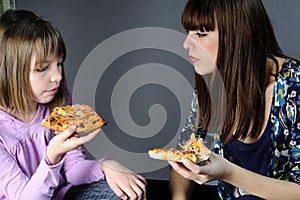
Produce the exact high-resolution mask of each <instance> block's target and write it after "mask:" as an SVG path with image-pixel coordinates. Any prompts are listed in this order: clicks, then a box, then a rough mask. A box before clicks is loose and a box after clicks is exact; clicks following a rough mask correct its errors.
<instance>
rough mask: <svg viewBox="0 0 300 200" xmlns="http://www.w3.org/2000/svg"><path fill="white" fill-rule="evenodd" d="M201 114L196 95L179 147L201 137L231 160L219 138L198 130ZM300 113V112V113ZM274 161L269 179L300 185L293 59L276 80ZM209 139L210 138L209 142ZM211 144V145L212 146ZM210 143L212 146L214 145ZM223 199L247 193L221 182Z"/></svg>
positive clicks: (299, 88) (298, 89)
mask: <svg viewBox="0 0 300 200" xmlns="http://www.w3.org/2000/svg"><path fill="white" fill-rule="evenodd" d="M197 110H198V99H197V94H196V92H195V93H194V98H193V100H192V102H191V111H190V114H189V116H188V117H187V120H186V125H185V126H184V127H183V129H182V131H181V134H180V136H179V140H178V146H180V144H182V143H184V142H186V141H187V139H188V138H189V136H190V134H191V133H197V134H198V135H200V136H201V137H205V138H206V142H207V141H213V142H211V143H212V145H211V146H212V148H213V149H214V151H215V152H216V153H218V154H219V155H221V156H223V157H225V158H226V159H229V160H230V158H228V156H227V155H226V153H225V151H224V147H223V145H222V144H221V142H220V140H219V134H209V133H206V132H203V131H201V130H198V129H197V128H196V127H195V122H196V116H197ZM298 111H299V112H298ZM269 117H270V122H271V124H270V126H267V127H269V128H270V129H271V131H270V130H269V131H268V133H270V137H266V138H269V139H270V138H271V151H270V152H271V154H272V155H271V156H270V157H271V159H270V161H269V162H268V163H269V165H268V166H267V168H268V170H267V174H266V176H268V177H272V178H276V179H280V180H286V181H290V182H295V183H297V184H300V65H299V63H298V62H297V61H295V60H293V59H287V60H286V61H285V63H284V64H283V65H282V69H281V71H280V73H279V74H278V76H277V77H276V82H275V86H274V92H273V100H272V107H271V113H270V116H269ZM207 137H208V138H207ZM209 143H210V142H209ZM209 143H207V145H208V146H210V144H209ZM218 189H219V195H220V198H221V199H226V200H230V199H237V198H239V197H241V196H243V195H247V193H245V192H242V191H241V190H240V189H238V188H236V187H234V186H232V185H230V184H228V183H225V182H223V181H222V180H219V181H218Z"/></svg>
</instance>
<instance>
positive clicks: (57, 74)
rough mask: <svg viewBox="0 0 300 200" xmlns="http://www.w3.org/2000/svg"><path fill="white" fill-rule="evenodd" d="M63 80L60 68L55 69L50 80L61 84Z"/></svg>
mask: <svg viewBox="0 0 300 200" xmlns="http://www.w3.org/2000/svg"><path fill="white" fill-rule="evenodd" d="M61 79H62V76H61V70H60V69H59V68H55V69H53V72H52V74H51V78H50V81H51V82H60V81H61Z"/></svg>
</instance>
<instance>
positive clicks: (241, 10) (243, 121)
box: [181, 0, 286, 143]
mask: <svg viewBox="0 0 300 200" xmlns="http://www.w3.org/2000/svg"><path fill="white" fill-rule="evenodd" d="M181 20H182V25H183V27H184V28H185V29H186V30H203V29H204V30H205V31H213V30H215V29H216V28H217V29H218V34H219V48H218V56H217V61H216V66H217V70H218V71H219V73H220V75H221V77H222V79H223V83H224V87H225V91H226V95H225V96H226V97H225V98H226V108H224V109H225V114H224V116H225V120H224V125H223V127H222V130H221V132H222V134H221V140H222V142H224V143H226V142H227V141H228V140H229V139H230V138H231V137H232V136H233V139H239V138H241V139H245V138H246V137H247V136H248V133H249V131H250V136H254V137H256V136H258V134H259V133H260V131H261V129H262V126H263V120H264V116H265V90H266V87H267V85H268V84H269V80H270V76H274V75H275V74H274V73H273V74H272V73H271V69H270V66H269V67H268V66H267V60H269V59H271V60H273V61H274V63H275V64H276V66H277V69H278V62H277V60H276V59H275V57H277V56H278V57H282V58H286V56H285V55H284V54H283V53H282V51H281V49H280V47H279V44H278V42H277V40H276V37H275V34H274V31H273V28H272V25H271V23H270V20H269V17H268V15H267V13H266V10H265V8H264V6H263V4H262V2H261V0H189V1H188V2H187V3H186V5H185V8H184V10H183V13H182V17H181ZM195 84H196V86H195V87H196V91H197V93H198V102H199V115H200V124H199V126H200V128H201V129H202V130H207V129H208V125H209V123H210V121H211V120H214V119H213V118H212V115H211V110H212V107H213V106H224V105H214V104H212V103H211V98H207V97H208V96H210V95H209V92H208V89H207V86H206V84H205V81H204V80H203V77H201V76H200V75H198V74H196V73H195ZM221 96H222V95H220V97H221ZM218 110H222V108H221V107H220V108H218ZM249 128H250V130H249Z"/></svg>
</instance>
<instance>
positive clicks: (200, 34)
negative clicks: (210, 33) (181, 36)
mask: <svg viewBox="0 0 300 200" xmlns="http://www.w3.org/2000/svg"><path fill="white" fill-rule="evenodd" d="M196 35H197V36H198V37H205V36H207V33H199V32H198V33H196Z"/></svg>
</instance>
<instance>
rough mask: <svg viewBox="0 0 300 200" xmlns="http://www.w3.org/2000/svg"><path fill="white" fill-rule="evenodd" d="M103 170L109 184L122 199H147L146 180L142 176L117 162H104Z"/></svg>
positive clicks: (107, 160)
mask: <svg viewBox="0 0 300 200" xmlns="http://www.w3.org/2000/svg"><path fill="white" fill-rule="evenodd" d="M101 169H102V171H103V173H104V174H105V177H106V180H107V183H108V184H109V186H110V187H111V189H112V190H113V191H114V192H115V193H116V194H117V196H119V197H120V198H121V199H125V200H126V199H128V198H130V200H145V199H146V180H145V179H144V178H143V177H142V176H140V175H138V174H136V173H134V172H132V171H130V170H129V169H127V168H126V167H124V166H123V165H121V164H120V163H118V162H117V161H115V160H109V159H106V160H104V161H102V163H101Z"/></svg>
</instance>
